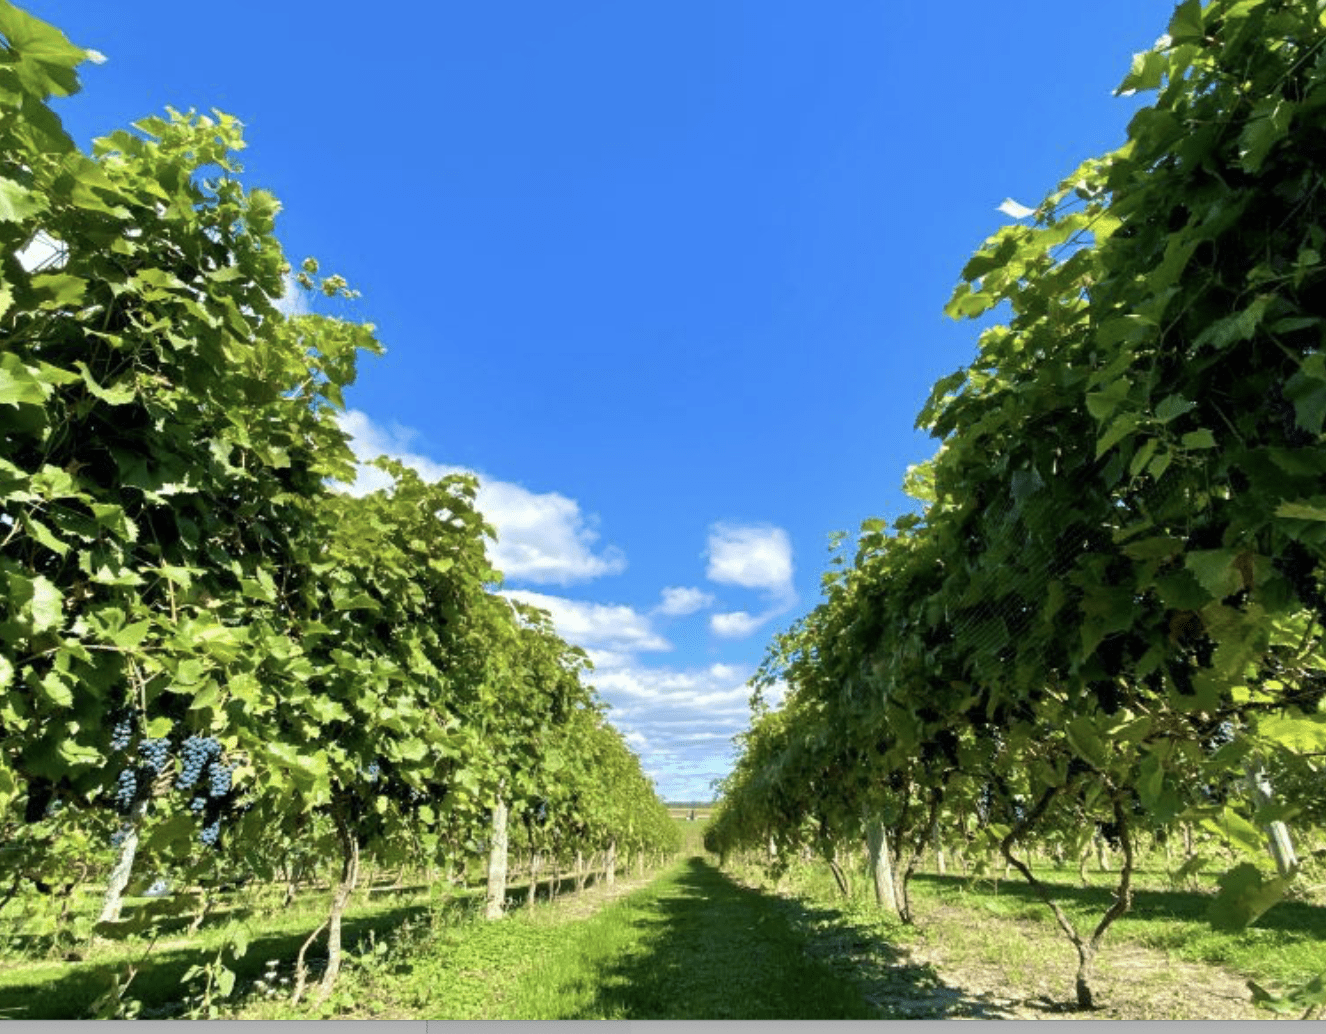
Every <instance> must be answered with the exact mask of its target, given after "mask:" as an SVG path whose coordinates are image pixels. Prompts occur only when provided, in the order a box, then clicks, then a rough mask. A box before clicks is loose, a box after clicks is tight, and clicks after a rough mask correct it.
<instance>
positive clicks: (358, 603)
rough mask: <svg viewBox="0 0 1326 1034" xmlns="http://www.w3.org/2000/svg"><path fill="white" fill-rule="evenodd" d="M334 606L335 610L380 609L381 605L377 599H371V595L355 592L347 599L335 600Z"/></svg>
mask: <svg viewBox="0 0 1326 1034" xmlns="http://www.w3.org/2000/svg"><path fill="white" fill-rule="evenodd" d="M335 607H336V609H337V610H373V611H377V610H381V609H382V608H381V606H380V605H379V604H378V601H377V600H375V599H373V597H372V596H370V595H369V594H368V593H366V592H361V593H357V594H355V595H354V596H351V597H350V598H349V599H341V600H336V601H335Z"/></svg>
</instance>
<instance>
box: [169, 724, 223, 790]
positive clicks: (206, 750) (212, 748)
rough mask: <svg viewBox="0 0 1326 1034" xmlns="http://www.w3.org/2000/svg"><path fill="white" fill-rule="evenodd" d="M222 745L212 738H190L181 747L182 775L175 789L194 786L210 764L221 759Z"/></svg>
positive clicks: (176, 781) (177, 780) (176, 782)
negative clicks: (218, 758) (216, 759)
mask: <svg viewBox="0 0 1326 1034" xmlns="http://www.w3.org/2000/svg"><path fill="white" fill-rule="evenodd" d="M220 754H221V744H220V743H218V742H217V741H216V740H214V739H212V737H210V736H190V737H189V738H188V739H187V740H185V741H184V743H183V744H181V745H180V755H179V756H180V775H179V778H178V779H176V780H175V789H177V790H184V789H187V788H188V787H191V786H194V785H195V784H196V783H197V782H198V778H199V776H201V775H202V774H203V769H204V768H206V767H207V765H208V763H209V762H211V761H213V760H214V759H215V758H217V757H219V756H220Z"/></svg>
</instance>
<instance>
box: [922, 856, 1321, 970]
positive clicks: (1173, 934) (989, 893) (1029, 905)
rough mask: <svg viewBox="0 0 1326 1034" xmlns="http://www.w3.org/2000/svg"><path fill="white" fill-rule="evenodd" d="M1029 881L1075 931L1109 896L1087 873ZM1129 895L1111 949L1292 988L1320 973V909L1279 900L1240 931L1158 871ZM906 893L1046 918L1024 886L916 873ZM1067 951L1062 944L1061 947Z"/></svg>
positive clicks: (1094, 917)
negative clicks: (1210, 916) (1130, 948)
mask: <svg viewBox="0 0 1326 1034" xmlns="http://www.w3.org/2000/svg"><path fill="white" fill-rule="evenodd" d="M1036 877H1037V878H1038V879H1040V880H1042V881H1044V882H1046V883H1047V884H1048V885H1049V889H1050V891H1051V894H1052V895H1053V897H1054V898H1055V900H1056V901H1058V902H1059V904H1060V905H1061V906H1062V907H1063V908H1064V911H1065V912H1066V913H1067V914H1068V916H1069V917H1070V918H1071V919H1072V920H1073V922H1074V924H1075V925H1076V926H1077V927H1078V929H1079V930H1082V931H1084V932H1086V931H1089V930H1090V929H1092V928H1094V926H1095V924H1096V923H1097V922H1098V921H1099V920H1100V917H1101V915H1102V914H1104V912H1105V910H1106V909H1107V908H1108V907H1109V905H1110V902H1111V900H1112V899H1113V893H1112V890H1111V887H1112V885H1113V883H1114V881H1115V880H1116V879H1117V876H1116V875H1115V874H1111V873H1093V874H1091V883H1092V885H1091V886H1089V887H1082V886H1081V885H1080V884H1078V883H1077V882H1076V873H1069V872H1068V871H1066V870H1056V869H1054V868H1051V867H1044V868H1040V867H1038V869H1037V870H1036ZM1138 883H1139V884H1140V886H1137V887H1136V888H1135V889H1134V892H1133V907H1132V910H1131V911H1130V912H1129V913H1127V914H1126V915H1124V916H1123V917H1121V918H1120V919H1118V920H1117V921H1116V922H1115V923H1114V924H1113V925H1112V926H1111V927H1110V932H1109V933H1108V935H1107V939H1106V947H1105V951H1106V952H1108V951H1109V950H1110V946H1111V945H1128V944H1131V945H1136V946H1139V947H1146V948H1156V949H1159V950H1162V951H1164V952H1166V953H1168V954H1169V955H1171V956H1172V957H1173V958H1175V959H1180V960H1183V961H1186V962H1201V963H1208V964H1212V965H1220V966H1224V967H1226V968H1227V969H1231V970H1233V971H1234V972H1236V973H1238V974H1240V975H1241V976H1244V977H1249V978H1252V979H1254V980H1256V981H1257V982H1258V983H1265V982H1270V983H1283V984H1291V983H1294V982H1296V981H1304V980H1307V979H1308V978H1309V977H1311V976H1313V975H1315V974H1317V973H1320V972H1322V970H1323V969H1326V908H1324V907H1322V906H1321V905H1317V904H1312V903H1308V902H1304V901H1293V900H1286V901H1281V902H1279V903H1278V904H1276V905H1274V906H1272V908H1271V909H1269V910H1268V911H1267V912H1265V913H1264V914H1263V915H1262V916H1261V917H1260V918H1259V919H1258V920H1257V921H1256V922H1255V923H1254V924H1253V925H1252V926H1250V927H1249V928H1247V929H1246V930H1240V931H1236V932H1227V931H1220V930H1214V929H1212V928H1211V925H1210V923H1209V922H1208V921H1207V918H1206V910H1207V906H1208V905H1209V904H1210V901H1211V899H1210V897H1209V896H1208V895H1206V894H1201V893H1196V892H1192V891H1183V890H1174V889H1171V888H1169V887H1168V886H1166V883H1165V880H1164V875H1163V873H1148V872H1145V871H1144V872H1143V873H1141V874H1140V875H1139V879H1138ZM913 888H914V889H913V894H914V895H915V896H916V898H917V899H918V900H919V901H924V900H926V899H927V898H929V899H932V900H936V901H943V902H946V903H948V904H956V905H963V906H967V907H971V908H974V909H979V910H980V911H982V912H984V913H986V914H989V915H995V916H999V917H1002V918H1013V919H1020V920H1030V921H1034V922H1037V923H1043V924H1045V925H1046V926H1047V927H1048V926H1051V925H1052V924H1053V923H1054V919H1053V917H1052V916H1051V915H1050V912H1049V909H1047V908H1046V907H1045V906H1044V905H1043V904H1042V903H1041V901H1040V898H1039V897H1038V896H1037V895H1036V892H1035V891H1034V890H1033V889H1032V888H1031V887H1029V886H1028V885H1027V884H1026V883H1025V882H1024V881H1021V880H1017V879H1010V880H1007V881H1000V883H999V884H998V887H997V891H996V889H995V888H994V887H993V886H992V884H991V883H989V882H988V881H977V882H972V881H968V880H964V879H963V878H961V877H958V876H935V875H929V874H919V875H917V876H916V877H915V878H914V879H913ZM1065 948H1066V949H1067V943H1066V942H1065Z"/></svg>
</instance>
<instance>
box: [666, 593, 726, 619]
mask: <svg viewBox="0 0 1326 1034" xmlns="http://www.w3.org/2000/svg"><path fill="white" fill-rule="evenodd" d="M662 596H663V602H662V603H660V604H659V605H658V612H659V613H660V614H668V615H670V616H673V617H677V616H680V615H682V614H694V613H695V612H696V611H697V610H701V609H703V608H704V607H707V606H709V605H710V604H711V603H713V602H714V597H713V596H712V595H710V594H709V593H707V592H705V591H704V590H703V589H692V588H681V587H679V586H668V587H667V588H666V589H664V590H663V593H662Z"/></svg>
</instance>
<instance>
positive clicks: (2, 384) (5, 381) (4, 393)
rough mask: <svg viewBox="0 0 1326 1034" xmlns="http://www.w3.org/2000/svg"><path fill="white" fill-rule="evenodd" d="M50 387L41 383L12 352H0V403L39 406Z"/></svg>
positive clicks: (43, 401) (44, 399) (44, 400)
mask: <svg viewBox="0 0 1326 1034" xmlns="http://www.w3.org/2000/svg"><path fill="white" fill-rule="evenodd" d="M49 392H50V388H48V387H47V386H46V385H44V384H42V382H41V381H39V380H38V379H37V378H36V377H35V376H34V375H33V373H32V371H31V370H29V369H28V368H27V367H26V366H24V365H23V361H22V360H21V359H19V357H18V356H17V355H15V354H14V353H13V352H5V353H3V354H0V403H8V404H9V405H12V406H18V405H29V406H40V405H43V404H44V403H45V402H46V396H47V394H48V393H49Z"/></svg>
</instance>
